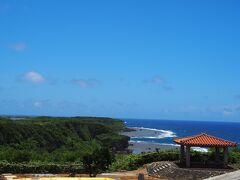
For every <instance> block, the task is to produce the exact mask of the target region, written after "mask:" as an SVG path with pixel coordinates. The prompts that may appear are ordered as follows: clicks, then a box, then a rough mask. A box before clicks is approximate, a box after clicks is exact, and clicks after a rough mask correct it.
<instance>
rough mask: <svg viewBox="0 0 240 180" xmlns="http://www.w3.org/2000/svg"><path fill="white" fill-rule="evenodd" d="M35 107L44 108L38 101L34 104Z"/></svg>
mask: <svg viewBox="0 0 240 180" xmlns="http://www.w3.org/2000/svg"><path fill="white" fill-rule="evenodd" d="M33 106H34V107H37V108H39V107H42V102H40V101H36V102H34V103H33Z"/></svg>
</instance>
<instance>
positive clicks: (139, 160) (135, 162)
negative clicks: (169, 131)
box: [108, 148, 240, 172]
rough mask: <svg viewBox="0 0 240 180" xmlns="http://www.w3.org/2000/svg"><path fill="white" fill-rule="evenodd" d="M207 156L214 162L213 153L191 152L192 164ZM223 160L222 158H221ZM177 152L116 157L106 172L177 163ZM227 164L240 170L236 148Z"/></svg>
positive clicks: (157, 152)
mask: <svg viewBox="0 0 240 180" xmlns="http://www.w3.org/2000/svg"><path fill="white" fill-rule="evenodd" d="M206 156H207V159H208V161H214V160H215V153H214V151H213V150H210V151H209V152H207V153H204V152H197V151H192V152H191V161H192V162H203V159H204V157H206ZM221 158H223V157H221ZM178 160H179V150H168V151H158V150H156V152H151V153H142V154H131V155H117V156H116V158H115V161H114V162H113V163H112V164H111V165H110V166H109V168H108V171H111V172H113V171H121V170H129V171H130V170H136V169H138V168H140V167H142V166H143V165H144V164H148V163H151V162H156V161H178ZM229 164H230V165H231V166H233V167H234V168H237V169H240V150H239V149H238V148H234V149H232V151H230V153H229Z"/></svg>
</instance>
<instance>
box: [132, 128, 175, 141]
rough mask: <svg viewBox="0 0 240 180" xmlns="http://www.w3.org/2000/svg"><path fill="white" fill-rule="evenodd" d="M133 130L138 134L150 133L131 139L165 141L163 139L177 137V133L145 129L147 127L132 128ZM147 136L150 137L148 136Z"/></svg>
mask: <svg viewBox="0 0 240 180" xmlns="http://www.w3.org/2000/svg"><path fill="white" fill-rule="evenodd" d="M132 129H135V130H136V131H138V132H141V131H145V132H150V133H142V134H138V135H137V136H135V135H133V136H131V138H148V139H163V138H171V137H177V135H176V133H174V132H173V131H170V130H163V129H155V128H145V127H132ZM147 134H148V135H149V136H147Z"/></svg>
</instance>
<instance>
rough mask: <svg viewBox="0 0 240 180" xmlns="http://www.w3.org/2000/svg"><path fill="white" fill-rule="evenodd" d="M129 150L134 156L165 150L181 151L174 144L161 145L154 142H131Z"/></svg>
mask: <svg viewBox="0 0 240 180" xmlns="http://www.w3.org/2000/svg"><path fill="white" fill-rule="evenodd" d="M128 149H129V150H130V151H131V152H132V154H139V153H143V152H155V151H163V150H174V149H179V146H178V145H174V144H160V143H153V142H144V141H141V142H139V141H129V146H128Z"/></svg>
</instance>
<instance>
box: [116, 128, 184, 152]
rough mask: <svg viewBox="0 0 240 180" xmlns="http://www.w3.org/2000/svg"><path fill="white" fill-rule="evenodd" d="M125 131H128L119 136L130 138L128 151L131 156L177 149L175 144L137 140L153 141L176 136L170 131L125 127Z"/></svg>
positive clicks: (177, 146)
mask: <svg viewBox="0 0 240 180" xmlns="http://www.w3.org/2000/svg"><path fill="white" fill-rule="evenodd" d="M127 129H128V130H127V131H124V132H121V134H122V135H126V136H128V137H130V141H129V146H128V150H129V151H130V152H132V154H139V153H143V152H155V151H163V150H173V149H178V148H179V145H177V144H167V143H157V142H154V141H144V140H139V139H152V140H154V139H164V138H172V137H176V134H175V133H174V132H172V131H167V130H160V129H152V128H145V127H127Z"/></svg>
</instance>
